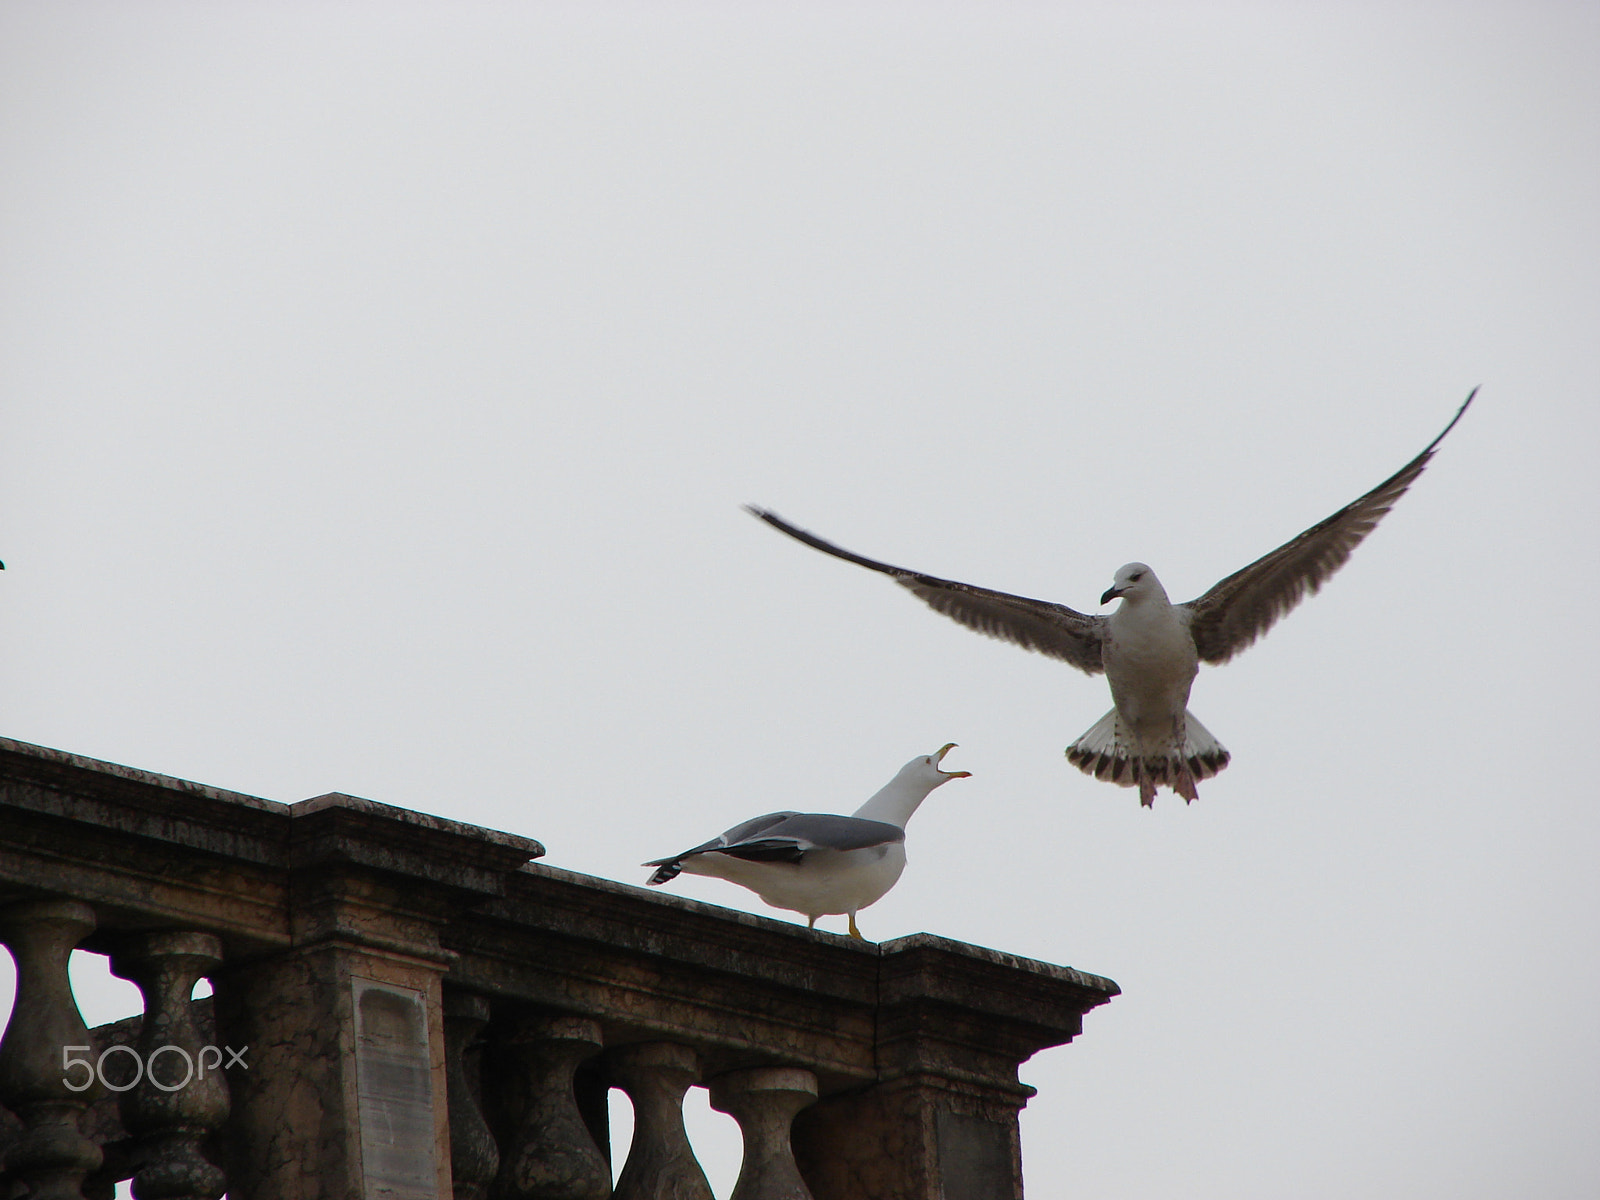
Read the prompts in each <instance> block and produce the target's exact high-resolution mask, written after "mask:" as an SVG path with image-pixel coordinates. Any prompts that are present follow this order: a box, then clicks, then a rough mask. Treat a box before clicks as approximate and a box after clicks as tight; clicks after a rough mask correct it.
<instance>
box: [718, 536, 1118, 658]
mask: <svg viewBox="0 0 1600 1200" xmlns="http://www.w3.org/2000/svg"><path fill="white" fill-rule="evenodd" d="M745 511H746V512H749V513H751V514H753V515H755V516H757V517H760V518H761V519H762V520H763V521H765V522H766V523H767V524H768V525H771V526H772V527H773V528H774V529H778V530H781V531H782V532H784V533H786V534H788V535H789V536H790V537H792V538H794V539H795V540H796V541H800V542H804V543H805V544H806V545H808V546H810V547H811V548H812V549H814V550H821V551H822V552H823V553H824V554H831V555H833V556H834V557H835V558H842V559H844V560H845V561H846V562H852V563H855V564H856V565H857V566H861V567H866V568H867V569H869V570H872V571H880V572H882V573H883V574H885V575H887V576H889V577H890V578H891V579H893V580H894V581H895V582H896V583H898V584H899V585H900V586H901V587H903V588H905V589H906V590H908V591H909V592H911V594H912V595H914V596H916V597H917V598H918V599H919V600H921V601H923V603H925V604H927V605H928V607H929V608H931V609H933V610H934V611H935V612H938V613H942V614H944V615H945V616H947V617H949V618H951V619H952V620H955V621H959V622H961V624H963V625H965V626H966V627H967V628H968V629H975V630H977V631H978V632H979V633H982V634H987V635H988V636H989V637H993V638H999V639H1000V640H1002V641H1007V642H1012V643H1014V644H1015V645H1018V646H1021V647H1022V648H1023V649H1025V650H1033V651H1036V652H1038V653H1040V654H1048V655H1049V656H1050V657H1051V658H1058V659H1060V660H1061V661H1063V662H1066V663H1070V664H1072V665H1073V666H1074V667H1077V668H1078V669H1079V670H1080V671H1086V672H1088V673H1089V674H1090V675H1097V674H1099V673H1100V672H1101V671H1103V670H1105V667H1104V666H1103V665H1102V664H1101V661H1100V647H1101V642H1102V641H1103V638H1104V630H1105V618H1104V617H1096V616H1088V615H1086V614H1084V613H1081V612H1077V611H1076V610H1074V609H1071V608H1068V607H1067V606H1066V605H1065V604H1055V603H1052V602H1051V601H1048V600H1030V599H1029V598H1028V597H1026V596H1013V595H1011V594H1010V593H1009V592H997V591H994V590H993V589H991V588H983V587H977V586H975V585H973V584H970V583H958V582H956V581H955V580H953V579H940V578H938V577H937V576H935V575H924V574H922V573H921V572H920V571H908V570H906V569H905V568H904V567H895V566H891V565H889V564H888V563H882V562H878V561H877V560H876V559H871V558H865V557H863V556H862V555H859V554H855V553H852V552H851V551H849V550H846V549H844V548H843V547H840V546H835V545H834V544H833V543H832V542H828V541H824V540H823V539H822V538H819V537H818V536H817V535H816V534H814V533H808V532H806V531H805V530H804V529H800V528H798V527H797V526H794V525H791V524H789V523H788V522H787V521H785V520H784V519H783V518H782V517H780V516H778V514H777V513H774V512H771V511H769V510H767V509H764V508H756V507H754V506H751V505H746V506H745Z"/></svg>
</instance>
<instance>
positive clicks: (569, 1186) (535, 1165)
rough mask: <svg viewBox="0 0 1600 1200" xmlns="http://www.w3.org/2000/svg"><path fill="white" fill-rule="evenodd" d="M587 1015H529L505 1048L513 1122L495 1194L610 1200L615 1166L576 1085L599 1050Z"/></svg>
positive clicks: (515, 1199) (534, 1199)
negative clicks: (599, 1143)
mask: <svg viewBox="0 0 1600 1200" xmlns="http://www.w3.org/2000/svg"><path fill="white" fill-rule="evenodd" d="M600 1047H601V1041H600V1026H599V1025H598V1024H597V1023H596V1022H594V1021H589V1020H585V1019H584V1018H582V1017H526V1018H524V1019H523V1020H522V1021H521V1022H519V1023H518V1024H517V1026H516V1028H515V1029H514V1030H513V1031H512V1033H511V1036H510V1037H509V1038H507V1039H506V1041H505V1043H504V1044H503V1046H502V1049H503V1050H504V1051H505V1053H506V1054H507V1055H508V1056H509V1057H510V1058H511V1060H512V1072H511V1075H510V1078H509V1081H508V1082H509V1086H510V1088H511V1089H512V1091H513V1092H514V1095H513V1096H512V1097H511V1105H510V1107H511V1109H512V1111H513V1112H514V1113H515V1124H514V1127H513V1129H512V1131H511V1134H510V1137H509V1138H508V1140H507V1143H506V1146H505V1152H504V1153H503V1154H502V1155H501V1156H500V1174H499V1177H498V1179H497V1180H496V1183H495V1190H494V1195H495V1197H496V1198H497V1200H606V1197H608V1196H610V1195H611V1168H610V1166H609V1165H608V1164H607V1162H606V1160H605V1157H604V1156H603V1155H602V1154H601V1153H600V1151H599V1148H598V1147H596V1146H595V1143H594V1138H593V1137H592V1136H590V1133H589V1127H588V1126H587V1125H586V1124H584V1120H583V1114H582V1113H581V1112H579V1110H578V1101H577V1097H576V1095H575V1093H574V1091H573V1076H574V1075H575V1074H576V1073H577V1069H578V1064H579V1063H581V1062H582V1061H583V1060H584V1059H586V1058H590V1057H592V1056H593V1055H595V1054H597V1053H598V1052H599V1051H600Z"/></svg>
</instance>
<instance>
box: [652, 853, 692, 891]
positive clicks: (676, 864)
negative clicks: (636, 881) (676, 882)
mask: <svg viewBox="0 0 1600 1200" xmlns="http://www.w3.org/2000/svg"><path fill="white" fill-rule="evenodd" d="M645 866H647V867H655V868H656V872H655V874H654V875H652V876H650V878H649V879H647V880H645V883H646V884H648V885H649V886H650V887H655V886H656V885H657V884H662V883H666V882H667V881H668V880H670V879H676V878H677V877H678V876H679V875H681V874H682V873H683V860H682V859H681V858H674V859H671V860H669V861H666V862H648V863H645Z"/></svg>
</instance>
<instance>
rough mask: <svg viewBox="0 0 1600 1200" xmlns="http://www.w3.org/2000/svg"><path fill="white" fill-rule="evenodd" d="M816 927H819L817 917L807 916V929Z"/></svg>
mask: <svg viewBox="0 0 1600 1200" xmlns="http://www.w3.org/2000/svg"><path fill="white" fill-rule="evenodd" d="M816 927H817V919H816V918H815V917H807V918H806V928H807V929H815V928H816Z"/></svg>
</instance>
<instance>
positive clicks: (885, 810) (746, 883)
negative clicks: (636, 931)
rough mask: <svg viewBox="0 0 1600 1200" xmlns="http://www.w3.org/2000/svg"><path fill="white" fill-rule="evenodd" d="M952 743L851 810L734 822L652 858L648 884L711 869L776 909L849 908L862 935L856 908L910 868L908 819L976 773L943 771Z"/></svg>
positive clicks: (811, 923)
mask: <svg viewBox="0 0 1600 1200" xmlns="http://www.w3.org/2000/svg"><path fill="white" fill-rule="evenodd" d="M954 747H955V743H954V742H951V743H950V744H949V745H947V746H944V747H942V748H941V749H939V750H938V751H936V752H935V753H933V754H924V755H920V756H919V757H917V758H913V759H912V760H911V761H910V762H908V763H907V764H906V765H905V766H903V767H901V768H900V770H899V772H898V773H897V774H896V775H895V777H894V778H893V779H891V780H890V781H889V782H888V783H886V784H884V785H883V788H882V790H880V791H879V792H878V794H877V795H875V796H873V797H872V799H870V800H868V801H867V802H866V803H865V804H863V805H862V806H861V807H860V808H858V809H856V811H855V815H854V816H849V817H836V816H831V815H828V814H826V813H798V812H775V813H768V814H767V815H766V816H764V817H755V818H753V819H752V820H749V821H746V822H745V823H744V824H742V825H735V826H734V827H733V828H732V829H730V830H728V832H727V833H724V834H723V835H722V836H721V837H716V838H712V839H711V840H710V841H709V842H702V843H701V844H700V845H698V846H696V847H695V848H694V849H693V850H685V851H684V852H683V853H682V854H674V855H673V856H672V857H671V858H658V859H656V860H655V861H654V862H647V863H645V864H644V865H645V866H647V867H655V868H657V870H656V873H655V874H654V875H652V876H650V883H651V884H652V885H654V884H660V883H666V882H667V881H668V880H669V879H675V878H677V876H678V873H679V872H681V871H687V872H689V874H691V875H712V876H715V877H716V878H718V879H726V880H729V881H730V882H733V883H737V884H738V885H739V886H740V887H747V888H749V889H750V890H751V891H752V892H754V893H756V895H758V896H760V897H761V898H762V899H763V900H765V901H766V902H767V903H768V904H770V905H772V907H773V908H786V909H789V910H790V911H791V912H798V913H804V914H805V915H806V925H807V927H808V928H811V929H815V928H816V926H817V918H818V917H821V916H826V915H827V914H829V913H848V914H849V916H850V936H851V937H853V938H859V937H860V936H861V931H860V930H859V929H857V928H856V913H858V912H859V911H861V910H862V909H863V908H866V907H867V905H869V904H875V903H877V902H878V901H879V900H881V899H883V897H884V896H885V895H887V894H888V891H889V889H890V888H892V887H893V886H894V885H895V883H896V881H898V880H899V878H900V872H902V871H904V870H905V869H906V822H907V821H909V820H910V819H911V814H912V813H914V812H916V811H917V806H918V805H919V804H921V803H922V802H923V801H924V800H926V799H927V798H928V793H930V792H931V791H933V789H934V788H936V787H939V786H940V785H941V784H946V783H949V782H950V781H951V780H952V779H965V778H967V777H968V776H970V775H971V774H972V772H971V771H944V770H941V769H940V767H939V764H940V763H941V762H942V761H943V760H944V756H945V755H946V754H949V753H950V751H951V750H952V749H953V748H954Z"/></svg>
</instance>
